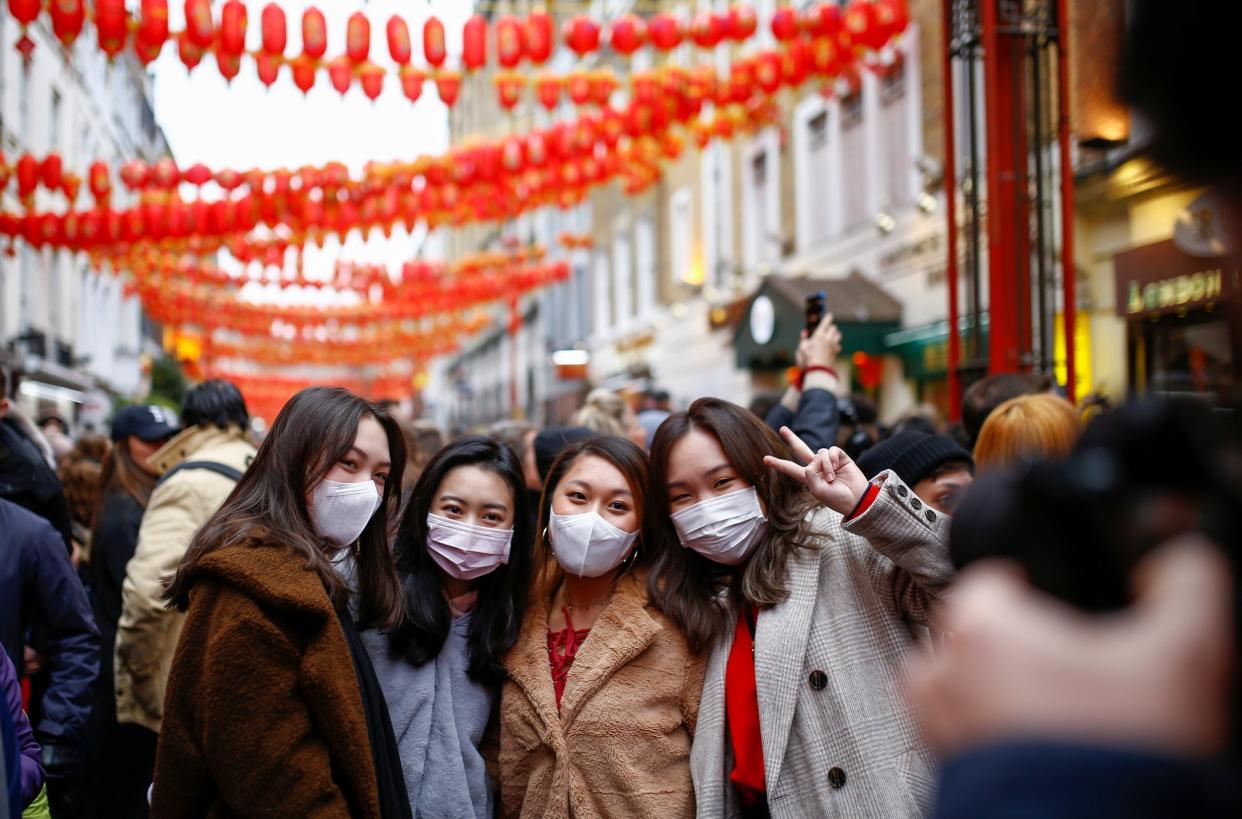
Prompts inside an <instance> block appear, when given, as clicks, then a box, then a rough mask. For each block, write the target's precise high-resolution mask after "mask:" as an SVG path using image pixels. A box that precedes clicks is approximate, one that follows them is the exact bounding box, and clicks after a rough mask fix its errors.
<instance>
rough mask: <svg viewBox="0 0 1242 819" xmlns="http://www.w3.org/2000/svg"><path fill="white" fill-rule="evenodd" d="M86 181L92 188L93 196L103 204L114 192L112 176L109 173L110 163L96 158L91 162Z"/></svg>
mask: <svg viewBox="0 0 1242 819" xmlns="http://www.w3.org/2000/svg"><path fill="white" fill-rule="evenodd" d="M86 183H87V187H88V188H90V191H91V196H93V197H95V201H96V202H97V203H99V204H103V203H105V202H107V201H108V197H109V196H110V195H111V194H112V177H111V175H110V174H109V173H108V165H107V164H106V163H105V162H103V161H101V160H95V161H94V162H92V163H91V167H90V170H89V172H88V173H87V177H86Z"/></svg>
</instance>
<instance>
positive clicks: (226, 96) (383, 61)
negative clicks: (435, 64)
mask: <svg viewBox="0 0 1242 819" xmlns="http://www.w3.org/2000/svg"><path fill="white" fill-rule="evenodd" d="M265 4H266V0H263V2H258V1H257V0H248V1H247V3H246V6H247V9H248V11H249V15H248V17H249V25H248V27H247V45H248V47H249V48H252V49H253V48H257V47H258V45H259V43H260V40H261V36H260V22H259V21H260V14H261V12H262V8H263V6H264V5H265ZM216 5H217V7H218V5H219V4H216ZM309 5H312V4H311V3H308V2H303V1H302V0H280V6H281V8H283V9H284V10H285V13H286V16H287V22H288V29H289V43H288V46H287V47H286V51H285V53H286V55H288V56H293V55H296V54H299V53H301V49H302V11H303V9H305V8H306V7H307V6H309ZM314 5H316V6H317V7H318V8H319V9H320V10H321V11H322V12H323V13H324V16H325V17H326V18H327V24H328V25H327V29H328V50H327V56H328V57H331V56H334V55H337V54H341V53H343V52H344V50H345V28H346V20H347V19H348V17H349V15H350V14H352V13H353V12H355V11H358V10H361V11H364V12H365V13H366V14H367V16H368V18H369V19H370V21H371V37H372V43H371V57H372V59H373V60H374V61H375V62H377V63H379V64H380V65H383V66H385V67H389V66H390V65H391V62H390V58H389V56H388V45H387V38H386V34H385V26H386V25H387V22H388V18H389V17H390V16H391V15H392V14H394V13H398V14H400V15H401V16H402V17H403V18H404V19H405V21H406V23H407V24H408V25H409V28H410V38H411V40H412V43H413V49H414V54H415V58H414V61H415V62H416V63H418V62H420V56H421V53H422V26H423V21H424V20H425V19H426V18H427V17H428V16H429V15H431V14H435V15H436V16H437V17H439V18H440V20H441V21H443V23H444V26H445V30H446V34H447V37H446V39H447V41H448V49H449V53H450V55H452V54H455V53H458V52H460V49H461V26H462V24H463V23H464V22H465V20H466V19H467V17H468V16H469V14H470V9H471V5H472V4H471V3H469V2H464V0H462V1H459V2H453V1H452V0H440V2H432V3H428V2H425V1H424V0H370V2H362V1H361V0H352V2H351V0H320V2H318V3H316V4H314ZM218 13H219V12H218V10H217V15H218ZM169 14H170V18H171V19H170V21H169V22H170V24H171V27H172V29H173V30H174V31H177V30H180V29H181V28H182V27H183V19H184V18H183V4H182V3H169ZM217 19H218V18H217ZM450 60H452V57H450ZM154 68H155V112H156V118H157V119H158V121H159V123H160V125H161V126H162V127H163V129H164V133H165V135H166V136H167V138H168V142H169V145H170V146H171V147H172V150H173V155H174V156H175V157H176V160H177V163H178V164H179V165H180V166H181V167H183V168H184V167H187V166H189V165H192V164H194V163H196V162H201V163H203V164H205V165H207V166H208V167H210V168H212V169H218V168H233V169H236V170H246V169H248V168H254V167H259V168H263V169H274V168H279V167H288V168H297V167H299V166H301V165H306V164H314V165H321V164H323V163H326V162H329V161H339V162H343V163H345V164H346V165H347V166H348V167H349V168H350V170H351V171H352V172H354V173H357V172H358V171H359V170H360V169H361V168H362V166H363V165H364V164H365V163H366V162H367V161H369V160H377V161H393V160H407V159H414V158H415V157H417V156H418V155H419V154H422V153H436V152H440V151H443V150H444V149H445V147H446V146H447V143H448V132H447V122H446V116H445V108H444V106H443V104H442V103H441V102H440V100H439V97H438V96H437V95H436V92H435V87H434V85H433V84H432V83H430V82H428V83H427V85H426V86H425V88H424V91H423V96H422V98H421V99H420V100H419V101H418V103H416V104H412V103H410V101H409V100H407V99H406V98H405V97H404V96H403V95H402V93H401V88H400V85H399V84H398V81H397V78H396V77H395V76H389V77H388V78H387V81H386V83H385V87H384V92H383V93H382V94H381V95H380V97H379V99H378V100H376V101H375V102H374V103H372V102H371V101H370V100H369V99H367V98H366V97H365V96H364V95H363V94H362V92H361V90H360V89H358V88H357V87H355V88H353V89H351V90H350V92H349V93H348V94H347V95H346V96H345V97H344V98H342V97H341V95H340V94H338V93H337V92H336V90H335V89H333V88H332V86H331V85H330V83H329V82H328V78H327V75H326V74H324V73H321V74H320V75H319V77H318V78H317V80H316V85H315V87H314V88H313V89H312V90H311V92H310V93H309V94H308V95H306V96H303V95H302V92H301V91H299V90H298V89H297V87H296V86H295V85H294V84H293V81H292V78H291V77H290V76H289V73H288V69H287V68H286V69H282V72H281V75H280V77H279V79H278V80H277V81H276V83H275V84H274V85H273V86H272V87H271V89H270V90H269V89H267V88H265V87H264V86H263V84H262V83H261V82H259V79H258V77H257V76H256V73H255V66H254V62H253V61H252V60H249V59H246V60H243V62H242V67H241V72H240V73H239V74H238V76H237V78H236V79H234V80H233V82H232V84H231V85H230V84H228V83H226V82H225V81H224V79H223V77H221V76H220V72H219V70H218V69H217V67H216V64H215V58H214V57H212V56H210V55H209V56H207V57H205V58H204V59H203V61H202V63H200V64H199V66H198V67H197V68H195V69H194V71H193V72H192V73H188V72H187V71H186V69H185V66H184V65H183V64H182V63H181V60H180V59H179V57H178V55H177V49H176V46H175V43H171V42H170V43H169V44H168V45H167V46H166V47H165V48H164V52H163V54H162V55H161V56H160V59H159V60H158V62H156V64H155V66H154ZM377 236H378V234H377ZM417 244H418V238H417V237H416V238H414V239H411V238H410V237H408V236H403V235H401V233H400V232H397V233H394V238H393V239H392V240H391V241H388V242H385V241H384V240H383V239H382V237H380V238H377V239H376V240H374V241H370V242H363V241H362V240H361V239H359V238H358V237H356V236H354V237H353V238H352V239H351V240H350V242H349V243H348V244H347V245H346V247H345V249H344V251H338V250H337V249H336V248H334V247H331V246H329V247H327V248H326V249H325V252H324V253H322V254H308V257H307V262H306V264H307V268H308V270H320V271H322V272H324V274H325V275H326V272H327V270H328V268H329V267H330V265H331V261H332V259H334V258H335V257H336V256H337V255H339V256H340V257H341V258H344V259H347V260H350V261H365V262H376V261H385V262H388V263H389V264H390V265H395V264H399V262H400V261H403V260H404V259H406V258H409V257H410V256H411V255H412V249H413V247H415V246H417ZM312 256H316V258H312Z"/></svg>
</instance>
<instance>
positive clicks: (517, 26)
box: [496, 14, 526, 68]
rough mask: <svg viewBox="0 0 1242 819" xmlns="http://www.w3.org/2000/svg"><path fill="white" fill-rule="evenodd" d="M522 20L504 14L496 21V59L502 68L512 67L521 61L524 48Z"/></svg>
mask: <svg viewBox="0 0 1242 819" xmlns="http://www.w3.org/2000/svg"><path fill="white" fill-rule="evenodd" d="M525 39H526V38H525V34H524V28H523V27H522V22H521V21H520V20H518V18H516V17H514V16H513V15H510V14H506V15H505V16H503V17H501V18H500V19H499V20H497V21H496V61H497V62H499V63H500V65H501V66H502V67H504V68H513V67H515V66H516V65H517V64H518V63H520V62H521V61H522V54H523V52H524V51H525V50H526V42H525Z"/></svg>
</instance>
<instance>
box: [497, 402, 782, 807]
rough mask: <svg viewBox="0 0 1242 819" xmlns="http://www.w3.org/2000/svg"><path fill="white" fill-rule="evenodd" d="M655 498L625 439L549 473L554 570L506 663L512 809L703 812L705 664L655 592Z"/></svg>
mask: <svg viewBox="0 0 1242 819" xmlns="http://www.w3.org/2000/svg"><path fill="white" fill-rule="evenodd" d="M756 423H758V422H756ZM650 493H651V482H650V473H649V467H648V460H647V455H646V453H645V452H644V451H643V450H642V449H641V448H640V447H638V446H637V445H635V444H634V443H633V442H631V441H627V440H624V439H621V438H618V437H616V436H604V437H596V438H591V439H589V440H586V441H580V442H578V443H575V444H573V445H571V446H570V447H569V448H568V449H566V450H565V451H564V452H563V453H562V454H561V455H560V457H559V458H558V459H557V461H556V463H555V465H554V466H553V467H552V471H551V473H550V474H549V475H548V481H547V489H546V490H545V491H544V495H543V500H542V506H541V509H540V525H539V529H538V531H539V533H540V534H539V535H538V547H537V548H538V552H539V559H538V563H539V565H540V567H541V569H542V571H541V572H540V573H539V574H538V575H537V578H536V581H535V583H534V586H533V590H532V592H531V599H530V605H529V607H528V608H527V610H526V613H525V617H524V618H523V620H522V630H521V634H520V636H519V637H518V641H517V644H516V645H515V646H514V647H513V650H512V651H510V652H509V655H508V656H507V657H506V658H505V667H506V669H507V670H508V677H509V679H508V681H507V682H506V683H505V687H504V694H503V697H502V700H501V706H500V793H501V808H502V811H501V813H502V815H504V816H514V817H516V816H522V817H536V816H568V815H573V816H659V817H679V816H681V817H690V816H693V815H694V790H693V785H692V783H691V778H690V766H689V753H690V745H691V740H692V738H693V737H694V731H695V721H696V715H697V711H698V700H699V692H700V689H701V688H702V680H703V665H702V660H701V659H700V658H696V657H695V656H694V655H693V654H692V653H691V652H690V650H689V647H688V646H687V645H686V641H685V639H684V638H683V637H682V636H681V633H680V632H679V631H678V629H677V627H676V626H675V625H674V624H673V623H672V621H671V620H669V619H668V618H667V617H665V616H664V615H662V614H660V613H659V611H657V610H656V608H655V607H654V605H653V604H652V603H651V600H650V597H649V593H648V590H647V572H646V564H647V561H648V559H649V558H650V555H651V551H650V550H651V549H652V548H653V547H654V543H653V542H652V540H651V534H652V529H651V526H650V521H651V518H650V515H651V514H652V504H651V502H650ZM667 548H679V547H678V546H676V545H675V544H667Z"/></svg>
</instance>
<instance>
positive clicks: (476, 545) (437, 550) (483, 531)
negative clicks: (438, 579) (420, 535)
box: [427, 514, 513, 580]
mask: <svg viewBox="0 0 1242 819" xmlns="http://www.w3.org/2000/svg"><path fill="white" fill-rule="evenodd" d="M512 542H513V530H512V529H493V528H491V527H488V526H475V525H474V524H472V523H464V522H462V521H460V520H453V519H452V518H442V517H440V516H439V515H431V514H429V515H427V549H428V551H430V552H431V558H432V560H434V561H435V562H436V564H437V565H438V566H439V567H440V568H441V569H444V571H445V573H447V574H448V575H449V577H455V578H457V579H458V580H474V579H475V578H476V577H482V576H483V575H485V574H488V573H489V572H492V571H494V570H496V569H497V568H499V567H500V566H503V565H504V564H506V563H508V562H509V546H510V544H511V543H512Z"/></svg>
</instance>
